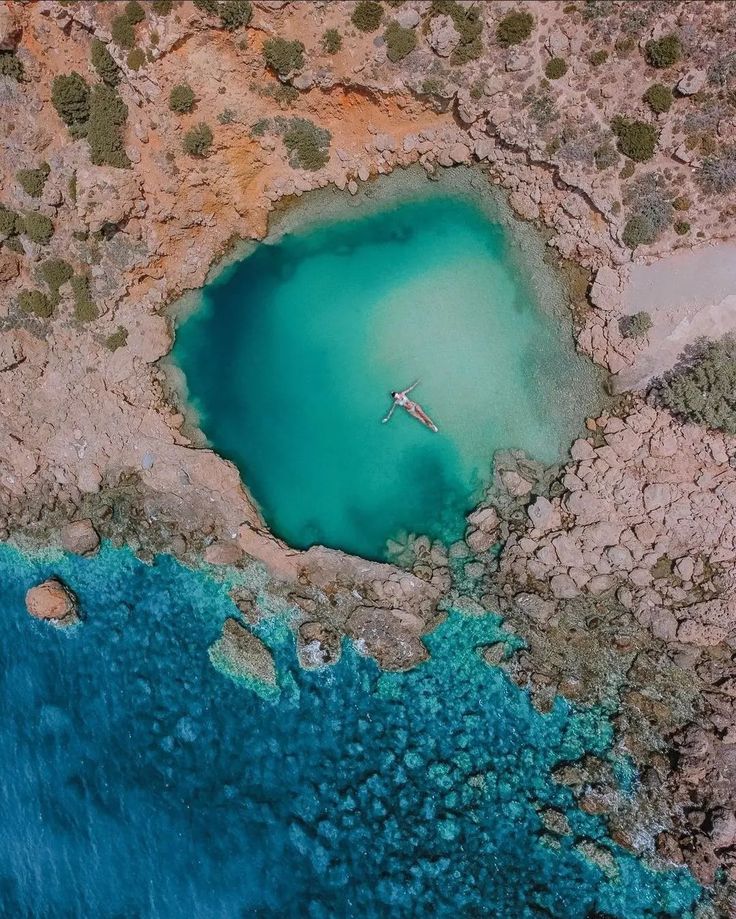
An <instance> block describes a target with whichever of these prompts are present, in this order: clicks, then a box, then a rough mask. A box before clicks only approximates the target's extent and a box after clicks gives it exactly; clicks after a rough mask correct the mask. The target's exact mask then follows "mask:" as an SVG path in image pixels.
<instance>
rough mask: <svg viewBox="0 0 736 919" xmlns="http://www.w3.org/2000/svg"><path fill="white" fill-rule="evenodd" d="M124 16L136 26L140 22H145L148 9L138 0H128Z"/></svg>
mask: <svg viewBox="0 0 736 919" xmlns="http://www.w3.org/2000/svg"><path fill="white" fill-rule="evenodd" d="M124 16H125V18H126V19H127V20H128V22H129V23H130V24H131V25H132V26H134V25H137V24H138V23H139V22H143V20H144V19H145V18H146V11H145V10H144V9H143V7H142V6H141V5H140V3H139V2H138V0H128V2H127V3H126V4H125V13H124Z"/></svg>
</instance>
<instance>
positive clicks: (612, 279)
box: [590, 265, 621, 312]
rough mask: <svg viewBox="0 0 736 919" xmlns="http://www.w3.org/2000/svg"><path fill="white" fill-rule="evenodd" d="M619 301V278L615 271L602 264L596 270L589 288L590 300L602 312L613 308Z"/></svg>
mask: <svg viewBox="0 0 736 919" xmlns="http://www.w3.org/2000/svg"><path fill="white" fill-rule="evenodd" d="M620 301H621V278H620V277H619V274H618V272H617V271H614V269H613V268H609V267H608V266H607V265H604V266H603V267H602V268H599V269H598V271H597V272H596V276H595V281H594V282H593V286H592V287H591V289H590V302H591V303H592V304H593V306H595V307H597V308H598V309H599V310H603V311H604V312H609V311H610V310H615V309H617V308H618V306H619V304H620Z"/></svg>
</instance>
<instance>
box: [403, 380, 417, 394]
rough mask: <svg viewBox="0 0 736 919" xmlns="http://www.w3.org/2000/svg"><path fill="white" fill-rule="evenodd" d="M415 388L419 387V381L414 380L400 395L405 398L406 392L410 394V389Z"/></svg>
mask: <svg viewBox="0 0 736 919" xmlns="http://www.w3.org/2000/svg"><path fill="white" fill-rule="evenodd" d="M415 386H419V380H414V382H413V383H412V384H411V386H410V387H409V388H408V389H405V390H404V392H403V393H402V395H403V396H405V395H406V394H407V393H408V392H411V391H412V389H414V387H415Z"/></svg>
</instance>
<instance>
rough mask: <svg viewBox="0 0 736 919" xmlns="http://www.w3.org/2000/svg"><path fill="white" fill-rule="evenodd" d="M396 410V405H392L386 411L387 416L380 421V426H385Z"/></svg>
mask: <svg viewBox="0 0 736 919" xmlns="http://www.w3.org/2000/svg"><path fill="white" fill-rule="evenodd" d="M395 408H396V403H395V402H394V403H392V405H391V408H390V409H389V410H388V415H386V417H385V418H383V419H381V424H386V422H387V421H388V420H389V419H390V418H391V416H392V415H393V413H394V409H395Z"/></svg>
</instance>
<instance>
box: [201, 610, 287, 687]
mask: <svg viewBox="0 0 736 919" xmlns="http://www.w3.org/2000/svg"><path fill="white" fill-rule="evenodd" d="M210 657H211V659H212V661H213V663H214V664H215V665H216V666H219V667H222V669H224V670H225V671H226V672H228V673H230V674H231V675H233V676H235V677H244V678H248V679H253V680H256V681H258V682H260V683H265V684H266V685H267V686H270V687H275V686H276V685H277V682H278V681H277V673H276V665H275V663H274V660H273V655H272V654H271V652H270V650H269V649H268V648H267V647H266V645H265V644H264V643H263V642H262V641H261V639H260V638H258V636H256V635H254V634H253V632H251V631H250V629H247V628H246V627H245V626H244V625H242V624H241V623H240V622H238V620H237V619H233V618H229V619H226V620H225V622H224V623H223V626H222V636H221V637H220V638H219V639H218V640H217V641H216V642H215V643H214V645H212V647H211V648H210Z"/></svg>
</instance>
